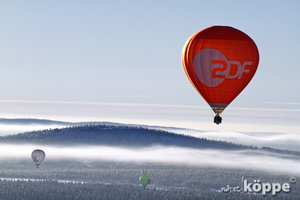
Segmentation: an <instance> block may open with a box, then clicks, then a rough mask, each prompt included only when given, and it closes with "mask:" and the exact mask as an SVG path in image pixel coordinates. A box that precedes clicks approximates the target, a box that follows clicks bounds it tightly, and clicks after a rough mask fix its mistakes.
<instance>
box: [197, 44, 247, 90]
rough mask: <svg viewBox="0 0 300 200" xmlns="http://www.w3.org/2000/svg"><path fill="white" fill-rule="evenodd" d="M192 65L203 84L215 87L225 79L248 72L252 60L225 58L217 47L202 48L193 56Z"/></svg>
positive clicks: (240, 76)
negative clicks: (242, 60) (241, 60)
mask: <svg viewBox="0 0 300 200" xmlns="http://www.w3.org/2000/svg"><path fill="white" fill-rule="evenodd" d="M193 65H194V70H195V73H196V75H197V78H198V79H199V80H200V81H201V82H202V83H203V84H205V85H206V86H208V87H216V86H218V85H219V84H220V83H222V82H223V81H224V80H225V79H235V78H238V79H241V78H242V75H243V73H249V72H250V68H248V67H249V66H251V65H252V61H245V62H244V63H241V62H239V61H235V60H227V59H226V57H225V56H224V55H223V54H222V53H221V52H219V51H218V50H217V49H203V50H201V51H200V52H199V53H197V54H196V56H195V57H194V60H193ZM233 68H234V69H233Z"/></svg>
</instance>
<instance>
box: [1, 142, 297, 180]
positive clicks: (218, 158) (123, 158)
mask: <svg viewBox="0 0 300 200" xmlns="http://www.w3.org/2000/svg"><path fill="white" fill-rule="evenodd" d="M37 148H40V149H43V150H44V151H45V152H46V159H45V161H44V163H43V164H45V165H46V163H47V160H69V159H75V160H78V161H86V160H90V161H101V160H103V161H116V162H135V163H162V164H176V165H177V164H179V165H192V166H198V167H202V166H203V167H225V168H234V169H237V168H240V169H254V170H260V171H265V172H272V173H278V174H285V175H286V174H290V175H293V176H296V175H300V171H299V169H300V159H299V157H296V156H286V155H285V157H281V156H279V155H277V154H273V153H267V152H266V153H261V152H258V151H253V150H243V151H228V150H226V151H225V150H200V149H192V148H179V147H161V146H157V147H151V148H120V147H109V146H72V147H57V146H43V145H9V144H6V145H1V146H0V158H1V159H2V162H3V160H6V159H28V160H30V159H31V158H30V155H31V152H32V150H34V149H37Z"/></svg>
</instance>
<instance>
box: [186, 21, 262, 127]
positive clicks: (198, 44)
mask: <svg viewBox="0 0 300 200" xmlns="http://www.w3.org/2000/svg"><path fill="white" fill-rule="evenodd" d="M258 62H259V53H258V49H257V47H256V45H255V43H254V41H253V40H252V39H251V38H250V37H249V36H248V35H246V34H245V33H243V32H242V31H240V30H237V29H235V28H232V27H229V26H212V27H209V28H206V29H203V30H201V31H199V32H197V33H195V34H194V35H192V36H191V37H190V38H189V39H188V40H187V42H186V43H185V46H184V48H183V51H182V63H183V68H184V70H185V73H186V75H187V77H188V78H189V80H190V82H191V83H192V85H193V86H194V88H195V89H196V90H197V91H198V93H199V94H200V95H201V96H202V97H203V98H204V99H205V101H206V102H207V103H208V104H209V105H210V107H211V108H212V109H213V111H214V112H215V113H216V116H215V118H214V122H215V123H216V124H219V123H221V122H222V118H221V116H220V114H221V113H222V112H223V110H224V109H225V108H226V107H227V106H228V104H230V103H231V102H232V101H233V100H234V99H235V98H236V97H237V96H238V95H239V94H240V92H241V91H242V90H243V89H244V88H245V87H246V86H247V85H248V83H249V82H250V81H251V79H252V77H253V76H254V74H255V72H256V70H257V67H258Z"/></svg>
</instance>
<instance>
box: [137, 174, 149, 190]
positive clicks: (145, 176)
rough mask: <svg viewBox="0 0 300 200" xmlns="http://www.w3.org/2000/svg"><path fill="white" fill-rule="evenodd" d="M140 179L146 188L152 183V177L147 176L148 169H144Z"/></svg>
mask: <svg viewBox="0 0 300 200" xmlns="http://www.w3.org/2000/svg"><path fill="white" fill-rule="evenodd" d="M139 181H140V183H141V184H142V186H143V187H144V188H145V187H146V186H147V185H148V184H149V183H150V178H149V177H148V176H147V171H146V170H143V171H142V175H141V176H140V178H139Z"/></svg>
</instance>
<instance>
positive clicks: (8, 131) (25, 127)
mask: <svg viewBox="0 0 300 200" xmlns="http://www.w3.org/2000/svg"><path fill="white" fill-rule="evenodd" d="M64 127H67V125H65V126H64V125H59V124H50V125H43V124H0V136H6V135H14V134H18V133H23V132H29V131H37V130H45V129H54V128H64Z"/></svg>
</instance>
